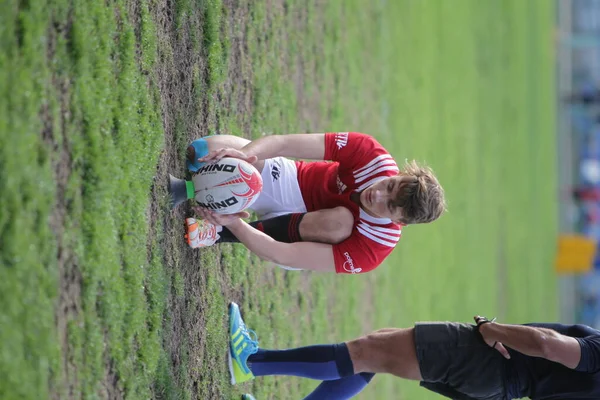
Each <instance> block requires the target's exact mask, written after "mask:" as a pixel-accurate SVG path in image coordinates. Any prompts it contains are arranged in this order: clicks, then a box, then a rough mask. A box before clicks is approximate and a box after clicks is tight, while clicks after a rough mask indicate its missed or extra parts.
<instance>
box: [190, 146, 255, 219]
mask: <svg viewBox="0 0 600 400" xmlns="http://www.w3.org/2000/svg"><path fill="white" fill-rule="evenodd" d="M192 182H194V191H195V196H194V197H195V199H196V201H197V202H198V205H200V206H201V207H206V208H208V209H209V210H213V211H214V212H216V213H219V214H234V213H237V212H240V211H243V210H245V209H246V208H248V207H250V206H251V205H252V203H254V202H255V201H256V199H258V196H259V195H260V192H261V191H262V187H263V181H262V177H261V176H260V172H258V170H257V169H256V168H255V167H254V166H253V165H252V164H250V163H248V162H246V161H244V160H240V159H237V158H229V157H225V158H222V159H221V160H219V161H218V162H216V163H214V164H205V165H203V166H202V167H200V169H198V171H197V172H196V173H195V174H194V176H193V177H192Z"/></svg>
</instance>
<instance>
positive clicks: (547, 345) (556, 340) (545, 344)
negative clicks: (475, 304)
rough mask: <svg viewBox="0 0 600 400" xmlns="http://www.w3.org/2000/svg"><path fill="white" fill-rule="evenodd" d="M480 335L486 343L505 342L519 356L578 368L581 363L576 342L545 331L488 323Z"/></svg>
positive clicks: (556, 333)
mask: <svg viewBox="0 0 600 400" xmlns="http://www.w3.org/2000/svg"><path fill="white" fill-rule="evenodd" d="M479 332H480V333H481V335H482V336H483V338H484V339H485V341H486V343H488V344H490V343H495V342H499V343H502V344H503V345H504V346H507V347H510V348H511V349H514V350H516V351H518V352H519V353H522V354H525V355H528V356H531V357H541V358H545V359H547V360H550V361H554V362H557V363H559V364H562V365H564V366H566V367H568V368H571V369H575V368H576V367H577V366H578V365H579V362H580V360H581V346H580V344H579V342H578V341H577V339H575V338H572V337H570V336H565V335H561V334H560V333H558V332H556V331H554V330H552V329H546V328H537V327H531V326H523V325H506V324H496V323H486V324H483V325H480V327H479Z"/></svg>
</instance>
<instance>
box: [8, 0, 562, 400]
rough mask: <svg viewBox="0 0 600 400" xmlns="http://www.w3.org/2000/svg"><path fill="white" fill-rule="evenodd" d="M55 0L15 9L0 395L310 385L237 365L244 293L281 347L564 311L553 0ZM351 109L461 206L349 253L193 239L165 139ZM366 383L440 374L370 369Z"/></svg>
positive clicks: (302, 122)
mask: <svg viewBox="0 0 600 400" xmlns="http://www.w3.org/2000/svg"><path fill="white" fill-rule="evenodd" d="M41 3H43V4H36V6H35V7H32V6H30V5H29V3H27V2H19V1H9V2H8V4H7V5H6V7H5V10H7V11H6V12H3V13H2V15H0V66H2V67H1V68H0V248H1V251H0V260H1V264H0V265H1V267H2V277H3V279H2V280H0V299H1V301H0V304H1V305H2V307H1V311H0V326H2V329H0V341H1V342H2V343H3V346H2V350H1V352H0V373H1V374H2V375H3V379H2V381H1V382H0V397H1V398H3V399H13V398H15V399H16V398H19V399H22V398H31V399H38V398H48V397H50V396H55V397H60V398H69V397H84V398H106V397H110V393H109V392H110V391H114V390H116V391H119V392H121V393H122V394H123V395H124V396H125V397H127V398H144V399H145V398H150V397H157V398H165V399H166V398H168V399H189V398H202V399H204V398H235V397H236V396H238V395H239V393H242V392H243V391H252V392H253V393H254V394H255V395H256V396H257V398H258V399H268V398H272V399H273V398H299V397H301V396H302V395H305V394H307V393H308V392H309V391H310V390H311V388H313V387H314V386H316V384H317V382H311V381H308V380H300V379H296V378H289V379H287V378H286V379H282V378H278V379H275V378H264V379H257V380H256V381H254V383H252V384H246V385H243V386H242V387H241V388H232V387H230V386H229V384H228V374H227V370H226V367H225V353H224V350H223V349H224V348H225V346H226V334H225V330H224V328H225V325H226V304H227V302H228V301H230V300H235V301H237V302H238V303H240V305H241V306H242V311H243V312H244V316H245V319H246V321H247V324H248V325H249V326H250V327H252V328H254V329H255V330H256V331H257V333H258V334H259V336H260V339H261V345H262V346H264V347H266V348H272V347H289V346H299V345H306V344H310V343H314V342H318V343H323V342H337V341H341V340H346V339H350V338H353V337H355V336H358V335H360V334H362V333H366V332H367V331H369V330H371V329H375V328H379V327H384V326H409V325H410V324H412V323H413V322H414V321H416V320H428V319H443V320H446V319H449V320H460V321H469V320H470V318H471V317H472V315H473V314H475V313H481V314H486V315H498V316H499V317H501V318H502V319H503V320H510V321H511V322H527V321H531V320H553V319H555V318H556V317H557V307H556V301H557V294H556V287H555V286H556V285H555V277H554V274H553V271H552V267H551V266H552V257H553V253H554V243H555V238H556V235H557V220H556V215H557V209H556V208H557V199H556V172H555V171H556V165H555V153H556V149H555V134H554V132H555V127H554V96H555V94H554V66H553V49H552V47H551V37H552V29H553V21H554V9H553V6H552V4H551V3H550V2H545V1H541V0H539V1H530V2H523V1H519V0H511V1H488V2H478V1H475V0H468V1H467V0H460V1H455V2H452V3H451V4H450V2H442V1H428V2H424V1H423V2H414V1H413V2H411V1H397V2H392V1H387V2H386V1H382V2H367V1H361V0H349V1H335V2H334V1H331V2H325V3H322V2H309V3H306V2H303V1H299V0H295V1H288V2H286V6H285V7H284V6H283V5H282V4H281V3H278V2H275V3H273V2H268V1H266V0H257V1H252V2H241V3H240V4H239V5H238V7H236V8H233V9H229V8H227V7H226V6H225V5H224V3H223V2H222V1H220V0H210V1H206V2H192V1H189V0H178V1H175V2H173V3H172V6H173V9H172V10H170V11H169V12H170V15H171V17H170V18H171V19H168V18H167V19H164V18H162V17H164V16H165V15H166V14H165V13H166V11H165V10H162V9H161V8H160V4H159V2H156V1H152V0H149V1H141V2H139V3H133V2H127V1H125V0H117V1H113V2H111V3H110V4H109V6H108V7H106V6H105V5H104V3H102V4H101V3H97V2H93V1H90V2H85V1H83V0H76V1H73V2H71V1H66V0H55V1H49V2H47V3H44V2H41ZM165 20H166V21H167V22H166V24H167V25H164V23H165V22H164V21H165ZM169 24H172V25H169ZM165 26H166V27H165ZM165 32H166V33H165ZM182 45H185V46H182ZM186 48H189V49H191V53H190V54H191V56H190V59H189V60H187V62H184V63H181V57H183V55H182V49H186ZM165 66H167V67H169V68H168V69H169V73H172V74H173V76H174V78H173V80H169V79H170V77H169V76H168V75H169V74H165V73H164V71H162V69H161V68H163V67H165ZM176 66H179V68H181V70H179V71H176V70H175V69H176ZM161 71H162V72H161ZM178 73H181V74H182V75H181V76H182V77H183V78H182V77H180V76H179V74H178ZM161 79H162V81H161ZM181 79H182V80H183V81H185V82H187V83H189V86H185V85H183V86H182V87H183V89H181V92H179V94H177V93H175V95H178V96H180V97H177V99H179V100H178V101H179V102H177V101H175V102H173V103H168V102H166V101H165V100H164V99H165V98H167V97H168V96H166V95H167V94H169V93H166V92H165V90H169V88H173V87H175V88H178V87H177V86H176V85H175V84H174V83H173V82H174V81H176V80H181ZM161 82H162V84H161ZM165 82H167V83H169V84H164V83H165ZM240 99H241V100H240ZM338 130H339V131H346V130H356V131H363V132H367V133H371V134H373V135H375V136H376V137H377V138H378V139H379V140H380V141H381V142H382V143H383V144H384V145H385V146H386V147H387V148H388V149H389V150H390V151H391V152H392V154H393V155H394V156H395V157H396V159H397V160H398V161H402V160H403V159H405V158H409V159H410V158H416V159H417V160H420V161H426V162H427V163H429V164H430V165H431V166H432V167H433V168H434V169H435V170H436V171H437V173H438V175H439V178H440V180H441V182H442V184H443V185H444V187H445V188H446V192H447V197H448V201H449V211H448V213H447V214H446V215H445V216H444V217H443V218H442V219H441V220H440V221H438V222H435V223H434V224H432V225H428V226H415V227H408V228H406V229H405V231H404V232H403V233H404V235H403V238H402V240H401V242H400V244H399V245H398V248H397V249H396V250H395V251H394V253H393V255H392V256H391V257H390V258H389V259H388V260H387V261H386V263H385V264H384V265H383V266H381V267H380V268H379V269H377V270H376V271H375V272H373V273H370V274H368V275H364V276H358V277H357V276H332V275H318V274H308V273H286V272H284V271H282V270H279V269H273V267H272V266H269V265H263V264H262V263H260V261H259V260H257V259H256V258H255V257H254V256H251V255H249V254H248V252H247V251H246V250H245V249H244V248H243V247H241V246H237V245H223V246H220V247H219V248H214V249H209V250H204V251H202V252H201V254H200V256H199V257H198V256H197V254H196V253H194V252H191V251H189V250H188V249H186V248H185V247H184V246H183V241H182V240H181V237H180V235H181V232H180V225H181V224H180V222H179V221H178V220H177V218H180V217H181V215H180V214H171V213H170V211H169V209H168V204H167V201H166V195H165V191H164V187H162V186H161V185H162V183H161V185H157V183H160V182H164V180H161V179H164V175H165V171H166V172H171V173H174V174H183V169H175V170H174V169H173V166H172V164H169V161H168V157H166V156H164V154H167V155H174V157H175V158H177V159H178V160H180V161H179V163H178V164H176V165H177V166H176V167H175V168H180V167H181V168H182V163H181V159H182V156H183V150H184V149H185V146H186V143H187V142H189V141H190V140H191V139H192V138H193V137H195V136H197V135H198V132H201V133H215V132H221V133H234V134H238V135H245V136H247V137H258V136H260V135H262V134H265V133H266V134H275V133H288V132H315V131H316V132H322V131H338ZM161 157H162V158H161ZM165 160H167V161H165ZM157 166H158V167H159V168H158V169H157ZM157 171H158V172H157ZM152 202H156V203H157V204H152ZM72 289H77V290H72ZM390 305H391V306H390ZM65 307H66V308H65ZM65 309H67V310H70V311H65ZM360 398H364V399H371V398H406V399H413V398H419V399H426V398H433V397H432V395H430V394H428V393H426V392H424V391H422V390H421V389H419V388H418V387H417V385H416V384H414V383H402V382H400V381H398V380H395V379H393V378H390V377H376V378H375V380H374V381H373V383H372V384H371V385H370V386H369V388H368V389H367V390H366V391H365V392H364V394H362V395H361V396H360Z"/></svg>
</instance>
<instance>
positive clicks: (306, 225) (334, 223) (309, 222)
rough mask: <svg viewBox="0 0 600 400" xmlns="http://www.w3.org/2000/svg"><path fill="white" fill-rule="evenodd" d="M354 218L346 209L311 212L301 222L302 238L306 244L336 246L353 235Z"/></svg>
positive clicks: (338, 208)
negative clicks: (314, 243)
mask: <svg viewBox="0 0 600 400" xmlns="http://www.w3.org/2000/svg"><path fill="white" fill-rule="evenodd" d="M353 226H354V216H353V215H352V213H351V212H350V210H348V209H347V208H345V207H336V208H331V209H327V210H319V211H311V212H308V213H306V214H305V215H304V217H303V218H302V221H301V222H300V228H299V229H300V237H301V238H302V241H304V242H319V243H328V244H336V243H340V242H343V241H344V240H346V239H347V238H348V237H350V235H351V234H352V228H353Z"/></svg>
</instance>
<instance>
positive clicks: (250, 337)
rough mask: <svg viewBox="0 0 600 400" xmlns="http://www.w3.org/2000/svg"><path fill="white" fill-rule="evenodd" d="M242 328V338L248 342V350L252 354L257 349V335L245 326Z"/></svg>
mask: <svg viewBox="0 0 600 400" xmlns="http://www.w3.org/2000/svg"><path fill="white" fill-rule="evenodd" d="M244 328H245V329H244V330H243V332H242V335H244V338H245V339H246V340H247V341H248V343H249V346H248V350H249V351H250V353H251V354H254V353H256V352H257V351H258V335H257V334H256V332H254V331H253V330H252V329H248V328H246V327H245V326H244Z"/></svg>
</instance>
